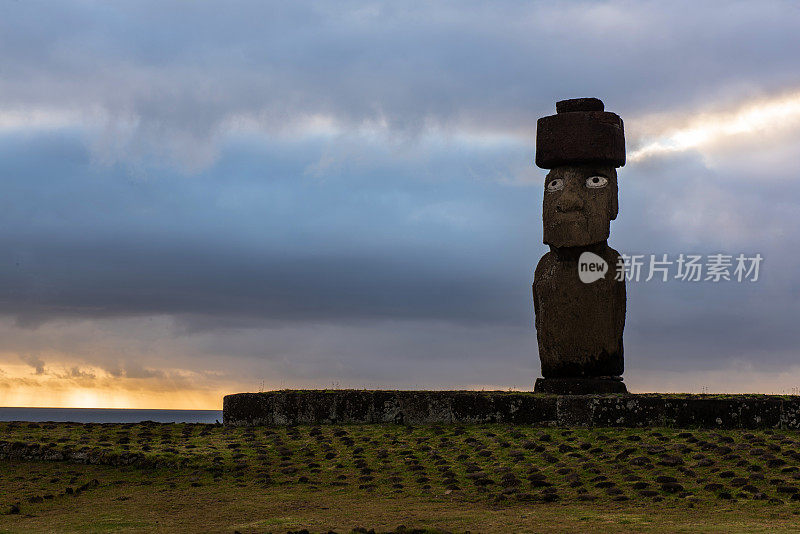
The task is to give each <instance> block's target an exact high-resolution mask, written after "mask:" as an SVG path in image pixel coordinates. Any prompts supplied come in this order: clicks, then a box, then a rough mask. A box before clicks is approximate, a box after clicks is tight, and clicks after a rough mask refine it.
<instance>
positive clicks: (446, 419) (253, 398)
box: [0, 390, 800, 458]
mask: <svg viewBox="0 0 800 534" xmlns="http://www.w3.org/2000/svg"><path fill="white" fill-rule="evenodd" d="M798 406H800V398H798V397H780V396H769V395H733V396H729V397H715V396H705V395H658V394H647V395H623V394H608V395H546V394H537V393H530V392H504V391H367V390H328V391H325V390H318V391H313V390H312V391H270V392H266V393H239V394H236V395H228V396H226V397H225V399H224V405H223V410H224V415H223V418H224V422H225V424H226V425H295V424H326V423H329V424H332V423H352V424H363V423H404V424H442V423H447V424H478V423H510V424H524V425H538V426H581V427H658V426H663V427H675V428H719V429H757V428H785V429H800V420H799V419H798V417H797V410H798ZM754 414H760V415H758V416H755V415H754ZM14 447H18V448H17V449H15V448H14ZM36 454H40V453H39V452H38V451H35V453H33V452H31V450H30V449H28V448H27V447H26V446H25V445H24V444H22V445H21V446H17V445H12V444H3V443H2V442H0V458H4V457H5V458H9V457H11V458H13V457H29V456H30V457H33V456H35V455H36Z"/></svg>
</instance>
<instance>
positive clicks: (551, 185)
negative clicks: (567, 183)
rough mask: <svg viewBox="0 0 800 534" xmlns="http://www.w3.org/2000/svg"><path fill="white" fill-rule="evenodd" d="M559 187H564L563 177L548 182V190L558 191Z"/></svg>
mask: <svg viewBox="0 0 800 534" xmlns="http://www.w3.org/2000/svg"><path fill="white" fill-rule="evenodd" d="M559 189H564V180H563V179H562V178H553V179H552V180H550V181H549V182H547V190H548V191H558V190H559Z"/></svg>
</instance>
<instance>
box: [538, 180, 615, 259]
mask: <svg viewBox="0 0 800 534" xmlns="http://www.w3.org/2000/svg"><path fill="white" fill-rule="evenodd" d="M592 179H595V180H600V179H605V181H606V183H605V185H603V186H600V187H589V186H587V181H588V183H590V184H592V185H594V183H593V182H592ZM544 189H545V190H544V199H543V202H542V223H543V231H542V241H543V242H544V244H545V245H550V246H552V247H559V248H561V247H582V246H587V245H592V244H595V243H602V242H603V241H605V240H606V239H608V236H609V235H610V231H611V221H613V220H614V219H616V218H617V212H618V207H619V206H618V199H617V171H616V169H614V167H610V166H602V165H565V166H563V167H558V168H555V169H553V170H552V171H550V172H549V173H547V176H546V177H545V180H544Z"/></svg>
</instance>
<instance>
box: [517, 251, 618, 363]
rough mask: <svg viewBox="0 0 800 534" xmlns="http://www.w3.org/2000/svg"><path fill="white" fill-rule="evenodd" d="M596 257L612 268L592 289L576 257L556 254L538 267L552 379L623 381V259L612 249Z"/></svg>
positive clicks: (537, 294) (538, 305)
mask: <svg viewBox="0 0 800 534" xmlns="http://www.w3.org/2000/svg"><path fill="white" fill-rule="evenodd" d="M592 251H593V252H595V253H597V254H598V255H599V256H600V257H602V258H603V259H604V260H605V261H606V263H607V264H608V267H609V272H608V273H607V274H606V275H605V277H604V278H601V279H599V280H597V281H595V282H592V283H588V284H587V283H584V282H582V281H581V280H580V278H579V276H578V258H577V255H575V254H573V255H567V256H564V255H559V254H556V253H555V252H552V251H551V252H548V253H547V254H545V255H544V257H542V259H541V260H540V261H539V264H538V265H537V266H536V272H535V275H534V282H533V298H534V310H535V312H536V336H537V338H538V341H539V356H540V359H541V363H542V376H544V377H546V378H551V377H577V376H620V375H622V372H623V347H622V331H623V328H624V326H625V282H624V279H623V280H616V279H615V274H616V272H617V269H618V265H617V264H618V258H619V253H617V251H616V250H614V249H612V248H610V247H608V246H607V245H601V246H600V247H599V248H597V247H596V248H593V249H592Z"/></svg>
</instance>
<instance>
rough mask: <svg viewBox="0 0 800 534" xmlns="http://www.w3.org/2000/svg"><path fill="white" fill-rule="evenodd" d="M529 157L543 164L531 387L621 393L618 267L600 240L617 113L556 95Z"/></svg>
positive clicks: (620, 161) (609, 212)
mask: <svg viewBox="0 0 800 534" xmlns="http://www.w3.org/2000/svg"><path fill="white" fill-rule="evenodd" d="M536 165H537V166H538V167H541V168H543V169H549V170H550V172H548V173H547V177H546V178H545V182H544V207H543V213H542V219H543V222H544V239H543V240H544V243H545V244H546V245H549V246H550V252H548V253H547V254H545V255H544V256H543V257H542V259H541V260H539V264H538V265H537V266H536V272H535V274H534V278H533V306H534V312H535V314H536V337H537V340H538V342H539V358H540V359H541V362H542V376H543V377H544V378H539V379H537V380H536V387H535V388H534V390H535V391H536V392H543V393H558V394H588V393H626V392H627V390H626V388H625V384H623V383H622V371H623V360H622V329H623V328H624V326H625V278H624V276H622V273H624V270H623V269H622V268H621V267H620V266H619V261H618V260H619V253H618V252H617V251H616V250H614V249H613V248H611V247H609V246H608V242H607V240H608V236H609V231H610V226H611V221H612V220H614V219H615V218H616V217H617V209H618V200H617V167H622V166H623V165H625V134H624V130H623V125H622V119H621V118H620V117H619V116H618V115H616V114H615V113H611V112H608V111H604V107H603V102H602V101H600V100H598V99H596V98H576V99H573V100H563V101H561V102H557V103H556V114H555V115H550V116H548V117H542V118H541V119H539V121H538V123H537V131H536ZM579 260H580V261H579ZM581 268H583V270H584V272H583V273H581V272H580V271H579V269H581ZM582 280H583V281H582Z"/></svg>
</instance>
